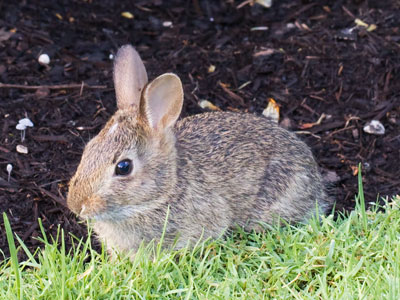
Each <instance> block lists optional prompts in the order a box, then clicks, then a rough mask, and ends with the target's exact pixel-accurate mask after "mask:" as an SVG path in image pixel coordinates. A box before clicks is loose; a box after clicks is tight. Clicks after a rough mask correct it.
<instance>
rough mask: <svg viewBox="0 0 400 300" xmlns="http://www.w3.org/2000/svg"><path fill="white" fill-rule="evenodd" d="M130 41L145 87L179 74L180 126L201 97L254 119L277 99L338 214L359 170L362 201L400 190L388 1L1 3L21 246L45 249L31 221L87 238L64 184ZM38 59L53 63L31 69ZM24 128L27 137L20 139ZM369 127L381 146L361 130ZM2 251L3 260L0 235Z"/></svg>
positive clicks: (0, 243) (1, 194)
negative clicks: (148, 81) (375, 125)
mask: <svg viewBox="0 0 400 300" xmlns="http://www.w3.org/2000/svg"><path fill="white" fill-rule="evenodd" d="M248 2H251V1H248ZM241 4H243V5H241ZM238 6H241V7H239V8H238ZM122 12H130V13H131V14H132V15H133V18H131V19H130V18H126V17H123V16H122V15H121V13H122ZM11 33H12V34H11ZM126 43H131V44H133V45H134V46H135V47H136V48H137V50H138V51H139V53H140V54H141V56H142V58H143V60H144V62H145V65H146V67H147V70H148V73H149V77H150V78H154V77H155V76H157V75H159V74H161V73H164V72H174V73H176V74H178V75H179V76H180V77H181V79H182V81H183V84H184V90H185V95H186V96H185V103H184V109H183V116H187V115H191V114H197V113H201V112H203V111H204V109H202V108H201V107H200V106H199V101H201V100H208V101H210V102H211V103H213V104H214V105H215V106H217V107H219V108H220V109H222V110H231V111H247V112H250V113H256V114H261V113H262V111H263V110H264V108H265V107H266V106H267V104H268V101H269V100H268V99H269V98H273V99H274V100H275V101H276V102H277V103H278V105H279V106H280V120H281V122H282V126H286V127H288V128H290V129H291V130H293V131H297V132H299V135H300V137H301V138H302V139H303V140H305V141H306V143H307V144H308V145H309V146H310V147H311V148H312V150H313V153H314V155H315V157H316V159H317V161H318V163H319V165H320V166H321V169H322V170H323V172H324V174H325V176H326V178H328V179H329V180H330V181H331V185H332V192H333V193H334V195H335V198H336V209H337V210H338V211H343V210H345V211H348V210H351V209H352V208H353V207H354V204H355V195H356V193H357V191H358V184H357V167H358V164H359V163H361V166H362V174H363V176H362V177H363V182H364V188H365V199H366V202H367V203H370V202H375V201H376V200H377V199H378V197H379V196H391V195H394V194H399V193H400V163H399V160H400V130H399V128H400V4H399V2H398V1H395V0H391V1H390V0H389V1H355V0H353V1H350V0H348V1H343V0H339V1H299V0H287V1H278V0H276V1H275V2H274V3H273V6H272V7H271V8H270V9H266V8H263V7H262V6H260V5H257V4H255V5H250V4H246V3H244V1H233V0H231V1H222V0H221V1H211V0H208V1H207V0H202V1H200V0H192V1H189V0H188V1H166V0H165V1H163V0H153V1H148V0H146V1H127V0H124V1H111V0H103V1H92V0H87V1H73V0H64V1H38V0H32V1H2V2H1V3H0V49H1V51H0V82H1V83H2V84H5V85H2V84H0V116H1V117H0V208H1V211H2V212H6V213H7V215H8V217H9V219H10V222H11V226H12V228H13V230H14V231H15V233H16V234H18V235H19V236H20V237H21V238H22V240H23V241H24V242H25V243H26V245H27V246H28V247H29V248H30V249H35V248H36V247H38V246H40V245H41V244H40V242H38V241H37V239H36V237H38V236H41V233H40V229H39V226H38V222H37V219H38V218H41V220H42V223H43V227H44V229H45V231H46V233H47V234H49V235H52V236H55V235H56V233H57V228H58V225H60V226H61V228H62V229H63V230H64V231H65V232H71V233H73V234H74V235H75V236H77V237H82V236H85V235H86V228H85V225H84V224H81V223H79V222H78V220H77V219H76V217H75V216H74V215H73V214H72V213H70V212H69V210H68V209H67V208H66V205H65V198H66V192H67V184H68V181H69V179H70V177H71V176H72V175H73V173H74V171H75V169H76V167H77V165H78V163H79V160H80V156H81V153H82V149H83V148H84V146H85V143H87V141H89V140H90V138H91V137H93V136H95V135H96V133H97V132H98V131H99V130H100V129H101V127H102V126H103V125H104V124H105V122H106V121H107V119H108V118H109V117H110V116H111V115H112V114H113V112H114V111H115V110H116V105H115V97H114V91H113V83H112V64H113V62H112V59H110V56H112V55H114V54H115V52H116V51H117V49H118V47H119V46H121V45H123V44H126ZM43 53H45V54H48V55H49V57H50V64H49V65H41V64H39V63H38V57H39V56H40V54H43ZM214 68H215V70H213V69H214ZM13 85H16V86H13ZM28 85H29V86H33V87H31V88H30V89H29V88H27V86H28ZM321 116H322V118H321ZM25 117H28V118H29V119H30V120H32V122H33V123H34V127H33V128H28V129H27V130H26V138H25V140H24V142H21V136H20V132H19V131H18V130H16V128H15V127H16V125H17V124H18V121H19V120H20V119H22V118H25ZM319 119H320V122H317V121H318V120H319ZM371 120H378V121H380V122H381V123H382V124H383V126H384V127H385V133H384V134H383V135H375V134H369V133H366V132H365V131H364V130H363V127H364V126H365V125H366V123H367V122H369V121H371ZM19 144H21V145H24V146H26V147H27V148H28V151H29V152H28V154H20V153H17V151H16V146H17V145H19ZM8 164H12V166H13V170H12V172H11V178H10V181H9V182H8V180H7V177H8V173H7V170H6V166H7V165H8ZM68 245H70V240H69V241H68ZM0 249H1V250H2V251H3V252H4V254H5V255H6V256H7V255H8V246H7V240H6V237H5V231H4V226H1V227H0Z"/></svg>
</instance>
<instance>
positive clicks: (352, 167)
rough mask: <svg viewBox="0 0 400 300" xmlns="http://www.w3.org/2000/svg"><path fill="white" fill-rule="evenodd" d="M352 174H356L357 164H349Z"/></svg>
mask: <svg viewBox="0 0 400 300" xmlns="http://www.w3.org/2000/svg"><path fill="white" fill-rule="evenodd" d="M350 168H351V171H352V173H353V176H356V175H357V174H358V166H350Z"/></svg>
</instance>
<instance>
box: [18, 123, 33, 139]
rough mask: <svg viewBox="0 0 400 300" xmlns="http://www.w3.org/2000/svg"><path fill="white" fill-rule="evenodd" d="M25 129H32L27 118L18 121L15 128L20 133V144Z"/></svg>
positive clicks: (23, 137) (31, 124)
mask: <svg viewBox="0 0 400 300" xmlns="http://www.w3.org/2000/svg"><path fill="white" fill-rule="evenodd" d="M27 127H33V123H32V121H31V120H29V119H28V118H23V119H21V120H19V121H18V124H17V126H15V128H16V129H18V130H20V131H21V142H23V141H24V140H25V129H26V128H27Z"/></svg>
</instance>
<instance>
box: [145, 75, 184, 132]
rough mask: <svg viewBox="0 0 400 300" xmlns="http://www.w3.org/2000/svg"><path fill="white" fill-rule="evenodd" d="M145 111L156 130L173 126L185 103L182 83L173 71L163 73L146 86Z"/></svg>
mask: <svg viewBox="0 0 400 300" xmlns="http://www.w3.org/2000/svg"><path fill="white" fill-rule="evenodd" d="M142 101H143V108H144V110H143V113H144V114H145V116H144V117H145V119H147V121H148V123H149V125H150V127H151V128H153V129H154V130H158V129H165V128H167V127H170V126H173V125H174V124H175V122H176V120H177V119H178V117H179V115H180V113H181V110H182V103H183V89H182V83H181V80H180V79H179V77H178V76H176V75H175V74H172V73H166V74H163V75H161V76H159V77H157V78H156V79H154V80H153V81H152V82H151V83H149V84H148V85H147V86H146V89H145V90H144V92H143V100H142Z"/></svg>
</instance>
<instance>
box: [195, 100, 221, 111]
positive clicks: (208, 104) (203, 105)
mask: <svg viewBox="0 0 400 300" xmlns="http://www.w3.org/2000/svg"><path fill="white" fill-rule="evenodd" d="M199 106H200V107H201V108H202V109H211V110H221V109H220V108H219V107H218V106H215V105H214V104H212V103H211V102H210V101H208V100H201V101H200V102H199Z"/></svg>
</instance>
